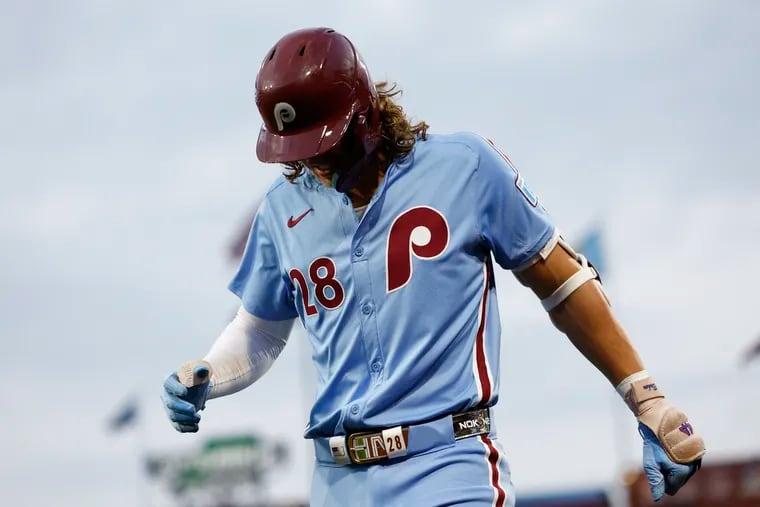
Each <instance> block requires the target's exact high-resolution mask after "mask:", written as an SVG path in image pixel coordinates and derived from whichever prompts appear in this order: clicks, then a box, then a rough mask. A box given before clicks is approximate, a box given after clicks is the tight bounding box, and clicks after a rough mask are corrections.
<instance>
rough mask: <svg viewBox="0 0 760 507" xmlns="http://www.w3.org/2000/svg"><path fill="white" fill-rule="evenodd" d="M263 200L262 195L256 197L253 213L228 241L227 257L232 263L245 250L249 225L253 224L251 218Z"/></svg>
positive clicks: (236, 261) (237, 260) (235, 261)
mask: <svg viewBox="0 0 760 507" xmlns="http://www.w3.org/2000/svg"><path fill="white" fill-rule="evenodd" d="M263 200H264V198H263V197H258V198H257V199H256V200H255V201H254V205H253V213H251V215H250V218H249V219H247V220H246V221H245V222H244V223H243V227H241V228H240V229H239V230H238V232H237V234H235V238H234V239H233V240H232V242H231V243H230V246H229V248H228V250H227V252H228V257H229V259H230V261H231V262H232V263H233V264H236V263H238V262H239V261H240V259H241V258H242V257H243V252H245V247H246V245H247V244H248V235H249V234H250V232H251V226H253V219H254V217H255V216H256V212H257V211H258V210H259V206H261V203H262V202H263Z"/></svg>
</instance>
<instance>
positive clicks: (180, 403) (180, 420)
mask: <svg viewBox="0 0 760 507" xmlns="http://www.w3.org/2000/svg"><path fill="white" fill-rule="evenodd" d="M193 375H194V376H195V378H200V379H203V378H205V379H206V380H205V381H204V382H201V383H199V384H197V385H194V386H192V387H187V386H185V385H184V384H183V383H182V382H180V381H179V376H178V374H177V372H176V371H175V372H173V373H172V374H170V375H169V376H168V377H166V380H164V390H163V392H162V393H161V399H162V401H163V402H164V411H165V412H166V415H167V417H168V418H169V420H170V421H171V422H172V426H174V429H176V430H177V431H179V432H180V433H195V432H197V431H198V423H199V422H200V420H201V416H200V413H199V412H200V411H201V410H203V409H204V408H205V407H206V399H207V398H208V395H209V393H210V392H211V381H210V380H209V377H210V375H209V369H208V367H207V366H206V365H205V364H198V365H196V366H195V367H194V368H193Z"/></svg>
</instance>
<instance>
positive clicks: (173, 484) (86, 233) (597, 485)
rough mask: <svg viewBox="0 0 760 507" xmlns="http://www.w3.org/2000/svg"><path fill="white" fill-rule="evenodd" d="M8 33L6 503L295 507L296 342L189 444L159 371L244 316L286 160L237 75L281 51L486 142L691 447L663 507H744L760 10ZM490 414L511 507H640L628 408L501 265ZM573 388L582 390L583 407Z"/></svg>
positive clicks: (301, 499) (757, 448)
mask: <svg viewBox="0 0 760 507" xmlns="http://www.w3.org/2000/svg"><path fill="white" fill-rule="evenodd" d="M3 13H4V15H3V16H2V17H0V40H1V41H2V42H3V44H0V56H1V58H0V62H2V64H1V65H0V90H1V91H0V111H2V114H0V133H2V136H0V139H2V141H0V169H1V170H2V174H3V180H2V181H3V182H2V185H0V216H2V217H3V218H2V219H0V238H1V241H2V249H0V312H1V313H0V332H2V336H3V337H4V338H3V348H4V350H5V353H6V357H7V358H8V361H6V364H5V365H4V368H3V371H4V373H5V377H6V378H7V379H12V382H8V383H7V384H6V386H5V388H4V389H2V390H0V421H1V423H0V424H1V425H2V431H0V450H2V452H3V456H4V459H3V460H2V461H1V462H0V491H2V492H3V499H4V500H5V501H6V503H7V504H8V505H19V506H31V507H38V506H56V507H70V506H77V507H94V506H98V507H100V506H104V505H108V506H109V507H127V506H138V507H158V506H161V507H164V506H165V507H170V506H193V507H212V506H213V507H222V506H225V507H243V506H246V507H249V506H250V507H253V506H259V507H263V506H280V507H285V506H296V505H305V504H306V499H307V497H308V484H309V479H310V478H309V474H310V468H311V448H310V445H309V444H308V442H306V441H304V440H303V439H302V438H301V434H302V428H303V426H304V424H305V421H306V414H307V411H308V407H309V404H310V399H311V397H312V395H313V388H312V383H311V381H312V375H313V370H312V368H311V365H310V364H309V352H308V350H307V345H306V343H305V337H304V336H303V333H302V332H301V331H300V330H296V331H294V333H293V336H291V339H290V343H289V344H288V346H287V347H286V349H285V351H284V352H283V355H282V356H281V357H280V358H279V360H278V361H277V363H276V364H275V366H274V367H273V368H272V370H271V371H270V372H269V373H268V374H267V375H266V376H265V377H264V378H263V379H262V380H261V381H260V382H259V383H257V384H256V385H255V386H253V387H251V388H249V389H247V390H246V391H244V392H242V393H239V394H237V395H235V396H232V397H229V398H225V399H220V400H214V401H213V402H211V403H210V404H209V408H208V409H207V410H206V411H205V412H204V419H203V421H202V423H201V432H200V433H198V434H196V435H179V434H176V433H175V432H174V430H173V429H172V428H171V427H170V426H169V425H168V424H167V423H166V421H165V420H164V415H163V411H162V409H161V405H160V401H159V399H158V394H159V389H160V385H161V382H162V380H163V378H164V376H165V375H166V374H167V373H168V372H169V370H171V369H172V368H174V367H175V366H176V365H177V364H179V363H180V362H182V361H184V360H186V359H190V358H193V357H198V356H200V355H202V354H204V353H205V351H206V349H207V348H208V346H209V345H210V344H211V342H212V341H213V340H214V339H215V337H216V335H217V333H218V332H219V331H220V330H221V329H222V327H223V326H224V325H225V324H226V322H227V321H228V320H229V318H231V316H232V314H233V312H234V310H235V307H236V301H235V298H234V297H233V296H232V295H231V294H229V293H227V292H226V289H225V287H226V283H227V281H228V279H229V278H230V277H231V275H232V274H233V271H234V269H235V262H236V259H237V255H238V254H239V244H240V243H239V242H240V241H241V237H242V236H243V235H244V234H245V231H246V229H247V227H248V224H249V223H250V218H251V215H252V213H253V210H254V209H255V207H256V205H257V202H258V200H259V199H260V198H261V196H262V194H263V193H264V191H265V189H266V188H267V186H268V185H269V183H270V182H271V181H272V180H273V179H274V178H275V177H276V175H277V173H278V171H279V170H278V168H276V167H265V166H262V165H261V164H259V163H258V162H257V161H256V159H255V155H254V153H253V146H254V141H255V138H256V135H257V132H258V128H259V125H260V121H259V118H258V115H257V112H256V109H255V105H254V103H253V80H254V77H255V74H256V71H257V68H258V65H259V62H260V60H261V58H262V55H263V54H264V53H265V52H266V50H267V49H268V48H269V47H270V46H271V44H272V43H273V42H274V41H275V40H277V38H279V37H280V36H281V35H282V34H283V33H285V32H287V31H289V30H292V29H296V28H299V27H303V26H316V25H329V26H332V27H334V28H336V29H338V30H339V31H342V32H344V33H346V34H347V35H349V36H350V37H351V38H352V39H353V40H354V41H355V43H356V44H357V46H358V47H359V49H360V51H362V53H363V55H364V57H365V59H366V60H367V62H368V64H369V65H370V69H371V71H372V73H373V76H374V77H375V79H376V80H382V79H389V80H391V81H397V82H398V83H399V84H400V86H401V87H402V88H403V89H404V90H405V95H404V97H403V99H402V104H403V105H404V106H405V108H406V109H407V111H408V112H409V113H410V114H411V115H412V116H413V117H415V118H418V119H424V120H426V121H428V122H429V123H430V124H431V125H432V130H433V131H434V132H451V131H457V130H471V131H475V132H478V133H481V134H483V135H486V136H488V137H490V138H491V139H493V140H494V141H495V142H496V143H497V144H498V145H499V146H500V147H502V148H503V149H504V150H505V151H506V152H507V153H509V154H510V157H511V158H512V159H513V160H514V161H515V162H516V163H517V165H518V167H520V168H521V170H522V172H523V174H524V175H525V176H526V178H527V179H528V181H529V182H530V184H531V187H532V188H533V189H534V190H535V191H536V192H537V193H538V194H539V195H540V197H541V200H542V201H543V203H544V204H545V205H546V207H547V208H548V209H549V210H550V212H551V213H552V214H553V215H554V216H555V218H556V220H557V222H558V224H559V225H560V227H561V228H562V229H563V230H564V232H565V235H566V236H567V237H569V238H570V239H571V240H572V242H573V243H575V244H576V246H580V248H581V249H582V250H584V251H585V252H586V253H587V254H588V255H589V256H590V257H592V258H593V259H594V260H595V261H596V264H597V265H598V266H600V267H601V268H602V270H603V273H604V279H605V284H606V286H607V290H608V291H609V293H610V295H611V298H612V300H613V304H614V306H615V308H616V311H617V314H618V316H619V317H620V319H621V320H622V321H623V324H624V325H625V326H626V328H627V329H628V330H629V332H630V334H631V335H632V338H633V340H634V342H635V343H636V345H637V347H638V349H639V351H640V353H641V355H642V356H643V358H644V360H645V362H646V363H647V366H648V368H649V370H650V371H651V372H653V373H654V374H655V375H656V376H657V378H658V380H659V381H660V383H661V384H662V385H663V386H665V387H666V390H667V393H668V395H669V397H670V398H672V399H673V400H675V401H676V403H677V404H678V405H679V407H681V408H683V409H684V410H685V411H686V412H687V413H688V414H689V415H690V417H691V419H692V420H693V422H694V424H695V426H696V427H697V428H698V430H699V431H700V432H701V433H702V434H703V435H704V436H705V438H706V440H707V443H708V447H709V453H708V455H707V457H706V459H705V463H704V468H703V470H702V471H701V472H700V473H699V474H697V475H696V476H695V478H694V480H692V482H691V483H690V484H689V485H688V486H687V487H686V488H684V490H683V491H682V492H681V493H680V494H679V495H678V496H677V497H675V498H668V499H666V500H665V501H663V502H661V503H660V505H664V506H667V505H680V506H698V507H708V506H711V507H713V506H714V507H723V506H731V507H746V506H758V505H760V403H758V393H760V324H758V320H757V317H756V313H757V310H756V306H757V304H756V303H757V295H756V287H757V286H758V285H760V268H758V265H757V261H756V258H757V254H756V252H757V250H758V248H760V171H758V170H757V150H756V147H757V143H758V139H760V122H758V118H759V117H760V107H759V103H758V98H757V90H758V89H760V54H759V53H760V31H758V30H757V26H758V22H760V3H758V2H755V1H752V0H743V1H742V0H736V1H732V2H722V3H718V2H711V1H707V0H692V1H686V0H680V1H672V2H654V1H644V2H637V3H612V2H605V1H602V0H584V1H582V2H572V3H571V2H558V1H548V0H539V1H533V2H527V1H520V2H518V1H514V2H513V1H510V2H503V1H496V0H484V1H482V2H475V3H470V4H467V5H465V4H462V3H461V2H456V1H453V0H442V1H433V0H420V1H417V2H403V1H401V0H385V1H376V0H368V1H366V2H352V1H349V0H336V1H335V2H332V3H329V4H321V3H312V2H307V1H305V0H294V1H283V2H277V3H271V4H262V3H253V2H244V1H240V0H237V1H235V0H230V1H222V2H216V3H213V4H212V3H208V2H198V1H193V0H191V1H185V2H178V1H175V0H169V1H166V2H159V3H156V2H148V1H146V0H135V1H132V2H125V1H113V2H95V1H92V0H71V1H68V2H65V3H64V2H54V1H52V0H39V1H34V2H22V1H20V0H9V1H6V2H4V3H3ZM497 283H498V284H499V290H500V304H501V309H502V319H503V327H504V340H503V346H502V385H501V400H500V402H499V404H498V406H497V409H496V420H497V426H498V428H499V432H500V439H501V440H502V443H503V445H504V447H505V448H506V451H507V457H508V459H509V462H510V466H511V468H512V478H513V481H514V482H515V484H516V487H517V492H518V503H517V505H518V507H555V506H556V507H559V506H565V507H570V506H573V507H592V506H594V507H597V506H598V507H601V506H609V507H623V506H628V507H639V506H645V505H652V504H651V502H650V501H649V500H648V498H649V497H648V491H647V489H646V484H645V480H644V479H643V477H642V476H641V474H640V473H639V466H640V465H639V463H640V447H639V446H640V439H639V437H638V435H637V433H636V428H635V424H634V421H632V418H631V417H630V414H628V413H627V412H626V410H627V409H626V408H625V407H624V406H623V404H622V403H621V402H620V400H619V399H617V398H616V395H615V393H614V391H613V390H612V389H611V387H610V386H608V385H607V384H606V382H605V381H604V379H603V378H602V377H601V375H599V374H598V373H597V372H596V371H595V370H594V369H593V368H592V367H591V366H590V365H588V364H587V363H586V362H585V361H584V360H583V359H582V358H581V357H580V356H579V355H578V354H577V352H575V350H574V349H573V348H572V347H571V346H570V344H569V343H568V342H567V340H565V339H564V338H563V337H562V336H561V335H560V334H559V333H558V332H557V331H556V330H554V329H553V328H552V327H551V324H550V323H549V321H548V319H547V318H546V315H545V314H544V313H543V311H542V310H541V308H540V305H538V303H537V302H536V301H535V300H534V298H533V297H532V296H531V295H530V294H529V293H528V292H527V291H525V290H524V289H522V288H520V287H519V286H518V284H516V283H515V282H514V280H513V279H512V278H511V275H509V274H508V273H499V274H498V275H497ZM577 386H583V389H578V388H577Z"/></svg>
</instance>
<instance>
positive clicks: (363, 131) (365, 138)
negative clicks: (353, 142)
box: [354, 106, 381, 154]
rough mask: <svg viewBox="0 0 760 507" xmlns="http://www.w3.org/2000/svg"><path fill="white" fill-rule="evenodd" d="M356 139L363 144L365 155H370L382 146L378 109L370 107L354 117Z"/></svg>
mask: <svg viewBox="0 0 760 507" xmlns="http://www.w3.org/2000/svg"><path fill="white" fill-rule="evenodd" d="M354 129H355V133H356V138H357V140H358V141H360V142H361V143H362V146H363V147H364V153H366V154H370V153H372V152H374V151H375V150H376V149H377V148H378V147H379V146H380V137H381V136H380V115H379V113H378V111H377V108H375V107H373V106H369V107H368V108H367V109H366V110H365V111H362V112H360V113H357V114H356V116H355V117H354Z"/></svg>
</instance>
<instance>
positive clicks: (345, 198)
mask: <svg viewBox="0 0 760 507" xmlns="http://www.w3.org/2000/svg"><path fill="white" fill-rule="evenodd" d="M348 202H349V201H348V196H346V195H344V196H343V204H345V205H346V206H348Z"/></svg>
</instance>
